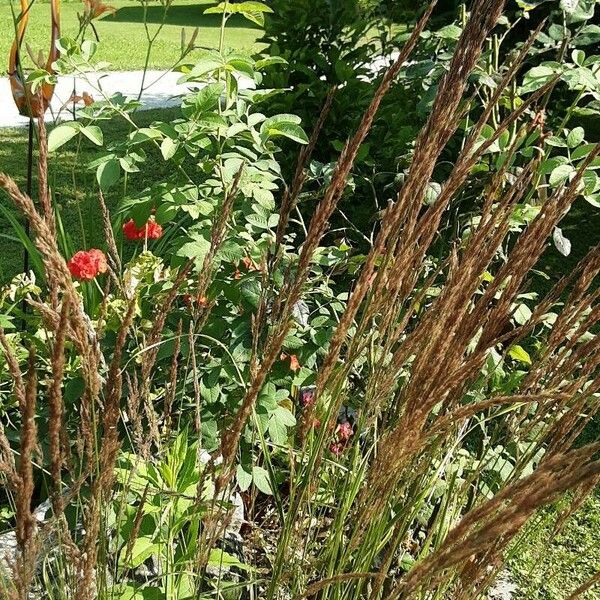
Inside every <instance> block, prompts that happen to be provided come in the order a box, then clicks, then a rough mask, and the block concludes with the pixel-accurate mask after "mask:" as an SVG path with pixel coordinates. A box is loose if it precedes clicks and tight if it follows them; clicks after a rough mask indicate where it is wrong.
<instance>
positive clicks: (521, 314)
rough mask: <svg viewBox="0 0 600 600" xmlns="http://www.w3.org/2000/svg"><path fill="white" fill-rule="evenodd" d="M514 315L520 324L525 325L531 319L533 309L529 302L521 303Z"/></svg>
mask: <svg viewBox="0 0 600 600" xmlns="http://www.w3.org/2000/svg"><path fill="white" fill-rule="evenodd" d="M513 316H514V318H515V321H516V322H517V323H518V324H519V325H524V324H525V323H527V321H529V319H531V310H530V309H529V307H528V306H527V304H519V306H517V309H516V310H515V312H514V314H513Z"/></svg>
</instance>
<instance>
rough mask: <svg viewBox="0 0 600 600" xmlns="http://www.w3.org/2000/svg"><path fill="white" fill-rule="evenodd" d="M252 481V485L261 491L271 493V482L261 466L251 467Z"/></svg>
mask: <svg viewBox="0 0 600 600" xmlns="http://www.w3.org/2000/svg"><path fill="white" fill-rule="evenodd" d="M252 481H253V482H254V485H255V486H256V487H257V488H258V489H259V490H260V491H261V492H262V493H263V494H267V495H272V494H273V490H272V489H271V483H270V481H269V473H268V472H267V470H266V469H263V468H262V467H253V469H252Z"/></svg>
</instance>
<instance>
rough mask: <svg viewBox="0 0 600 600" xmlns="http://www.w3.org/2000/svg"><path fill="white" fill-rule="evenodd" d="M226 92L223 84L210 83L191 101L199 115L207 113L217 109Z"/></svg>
mask: <svg viewBox="0 0 600 600" xmlns="http://www.w3.org/2000/svg"><path fill="white" fill-rule="evenodd" d="M224 90H225V86H224V85H223V84H222V83H210V84H209V85H207V86H205V87H203V88H202V89H201V90H200V91H199V92H198V93H197V94H195V95H194V96H192V97H191V98H190V99H189V100H193V106H194V109H195V110H196V112H197V113H203V112H207V111H209V110H212V109H214V108H216V107H217V105H218V104H219V99H220V98H221V96H222V94H223V91H224Z"/></svg>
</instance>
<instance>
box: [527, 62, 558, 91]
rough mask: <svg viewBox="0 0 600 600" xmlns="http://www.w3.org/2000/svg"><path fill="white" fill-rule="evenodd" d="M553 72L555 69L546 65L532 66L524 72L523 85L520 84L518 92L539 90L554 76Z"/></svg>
mask: <svg viewBox="0 0 600 600" xmlns="http://www.w3.org/2000/svg"><path fill="white" fill-rule="evenodd" d="M555 73H556V72H555V70H554V69H553V68H552V67H549V66H547V65H538V66H537V67H533V69H530V70H529V71H527V73H525V75H524V77H523V85H522V86H521V88H520V90H519V93H520V94H527V93H529V92H535V91H536V90H539V89H540V88H541V87H542V86H544V85H546V84H547V83H548V82H549V81H550V80H551V79H552V78H553V77H554V75H555Z"/></svg>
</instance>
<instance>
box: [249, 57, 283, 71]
mask: <svg viewBox="0 0 600 600" xmlns="http://www.w3.org/2000/svg"><path fill="white" fill-rule="evenodd" d="M287 64H288V61H287V60H285V58H282V57H281V56H268V57H267V58H263V59H261V60H257V61H256V63H255V65H254V67H255V68H256V69H257V70H260V69H264V68H265V67H270V66H271V65H287Z"/></svg>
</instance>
